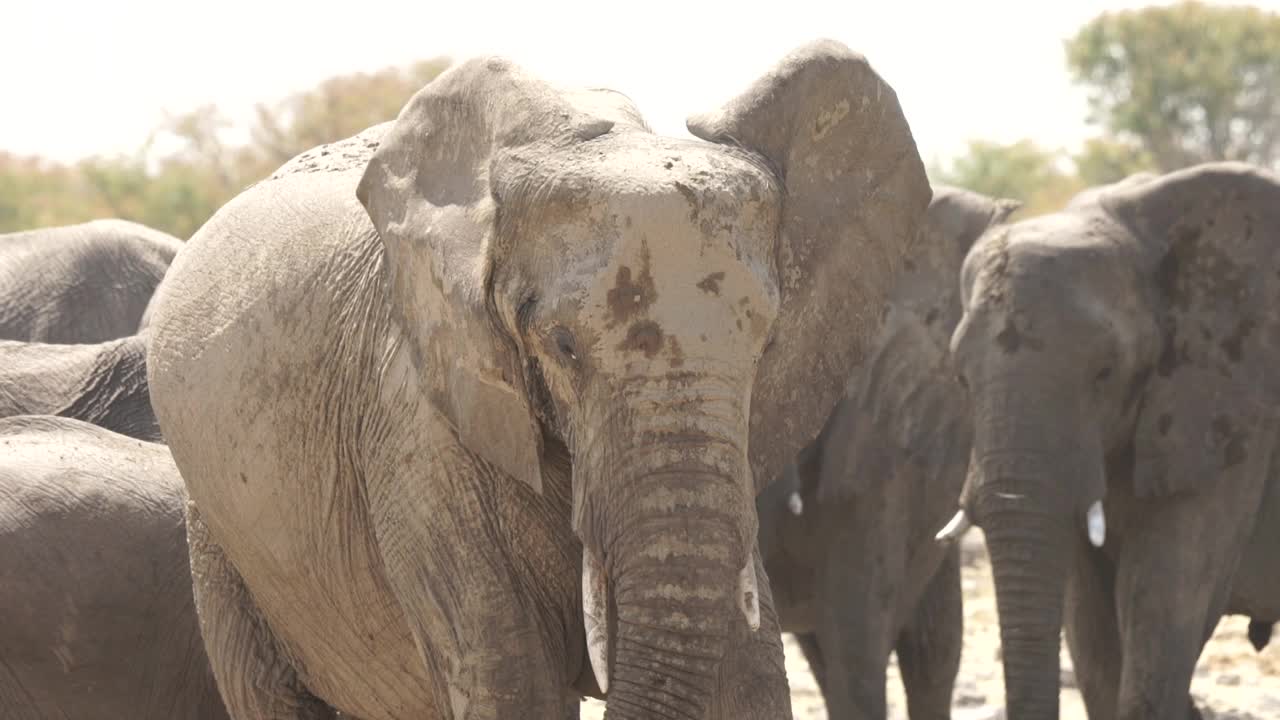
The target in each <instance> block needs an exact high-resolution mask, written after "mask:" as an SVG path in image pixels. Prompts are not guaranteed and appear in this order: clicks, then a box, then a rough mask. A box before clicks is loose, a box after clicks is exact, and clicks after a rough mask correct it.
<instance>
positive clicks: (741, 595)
mask: <svg viewBox="0 0 1280 720" xmlns="http://www.w3.org/2000/svg"><path fill="white" fill-rule="evenodd" d="M738 609H739V610H741V611H742V616H743V617H744V618H746V619H747V626H748V627H750V628H751V630H752V631H755V630H759V629H760V588H759V586H758V585H757V583H756V560H755V558H754V557H748V558H747V564H746V565H745V566H743V568H742V571H741V572H739V573H738Z"/></svg>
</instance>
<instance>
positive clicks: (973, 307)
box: [952, 163, 1280, 720]
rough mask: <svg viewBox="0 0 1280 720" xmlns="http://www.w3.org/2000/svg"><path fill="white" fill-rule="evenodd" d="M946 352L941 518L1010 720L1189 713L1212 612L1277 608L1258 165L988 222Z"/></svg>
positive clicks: (1272, 221) (1273, 292) (1274, 217)
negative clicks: (959, 420) (963, 406)
mask: <svg viewBox="0 0 1280 720" xmlns="http://www.w3.org/2000/svg"><path fill="white" fill-rule="evenodd" d="M962 297H963V301H964V316H963V319H962V320H961V322H960V324H959V326H958V327H957V328H956V332H955V335H954V337H953V341H952V350H953V359H954V361H955V364H956V368H957V372H958V377H959V379H960V381H962V382H963V383H964V384H965V386H966V387H967V388H969V396H970V400H971V406H972V408H973V454H972V458H973V462H972V466H971V472H970V476H969V479H968V481H967V483H966V486H965V490H964V492H963V494H962V496H961V502H960V507H961V510H960V514H959V515H958V516H957V518H956V520H957V522H958V523H960V524H964V523H965V522H968V520H970V519H971V520H972V521H973V522H974V523H976V524H977V525H979V526H981V527H982V529H983V532H984V534H985V536H986V543H987V548H988V550H989V553H990V555H991V562H992V569H993V572H994V576H995V584H996V594H997V603H998V608H999V613H1000V632H1001V640H1002V645H1003V662H1004V672H1005V684H1006V694H1007V704H1008V713H1009V717H1010V718H1011V719H1012V720H1026V719H1029V718H1054V717H1057V711H1058V692H1059V687H1058V682H1059V680H1058V653H1059V631H1060V630H1061V629H1064V628H1065V634H1066V639H1067V643H1068V646H1069V649H1070V652H1071V655H1072V658H1073V659H1074V662H1075V670H1076V678H1077V681H1078V683H1079V686H1080V689H1081V692H1082V693H1083V696H1084V700H1085V703H1086V705H1087V707H1088V710H1089V716H1090V718H1091V719H1092V720H1107V719H1108V718H1123V719H1124V720H1139V719H1148V718H1149V719H1155V718H1163V719H1176V718H1185V717H1198V713H1197V712H1196V710H1195V708H1194V706H1193V704H1192V703H1191V701H1190V700H1189V687H1190V683H1191V676H1192V672H1193V670H1194V667H1195V663H1196V659H1197V657H1198V656H1199V653H1200V651H1201V648H1202V646H1203V644H1204V642H1205V641H1206V640H1207V639H1208V637H1209V635H1210V634H1211V633H1212V632H1213V629H1214V627H1215V625H1216V624H1217V622H1218V620H1219V618H1220V617H1221V616H1222V615H1223V614H1224V613H1241V614H1247V615H1250V616H1252V617H1254V618H1255V619H1261V620H1264V621H1271V620H1275V619H1276V618H1277V617H1280V579H1278V578H1280V556H1278V555H1277V554H1276V551H1275V550H1276V548H1277V547H1280V490H1278V489H1277V482H1276V480H1277V470H1276V467H1275V465H1274V453H1273V450H1274V448H1275V445H1276V439H1277V430H1278V427H1280V423H1278V422H1277V412H1278V410H1280V178H1277V176H1276V175H1274V174H1271V173H1269V172H1266V171H1264V170H1261V169H1257V168H1254V167H1250V166H1247V165H1242V164H1232V163H1214V164H1205V165H1200V166H1196V167H1193V168H1189V169H1186V170H1182V171H1178V172H1174V173H1170V174H1167V175H1163V176H1159V177H1148V178H1138V179H1136V180H1132V181H1129V182H1124V183H1121V184H1118V185H1116V186H1114V187H1110V188H1104V189H1101V190H1099V191H1094V192H1092V193H1090V195H1089V196H1086V197H1084V198H1082V199H1080V200H1079V201H1078V202H1073V203H1071V205H1070V206H1069V207H1068V208H1067V209H1065V210H1063V211H1062V212H1060V213H1056V214H1052V215H1047V216H1043V217H1039V218H1034V219H1029V220H1025V221H1022V222H1019V223H1016V224H1013V225H1011V226H1009V227H1007V228H1000V229H995V230H992V231H990V232H988V233H987V234H986V235H985V236H984V237H983V238H982V239H981V240H979V242H978V243H977V244H976V245H975V246H974V248H973V250H972V251H971V252H970V254H969V256H968V258H967V259H966V260H965V264H964V268H963V271H962Z"/></svg>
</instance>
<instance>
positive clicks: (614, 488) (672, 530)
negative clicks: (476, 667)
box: [579, 394, 763, 720]
mask: <svg viewBox="0 0 1280 720" xmlns="http://www.w3.org/2000/svg"><path fill="white" fill-rule="evenodd" d="M706 396H707V395H706V394H701V395H700V396H699V402H698V412H696V413H689V408H690V405H689V404H688V401H687V400H686V401H685V402H684V403H683V404H681V405H680V407H681V409H682V410H683V412H681V413H669V414H668V413H654V412H652V410H650V412H648V413H644V414H638V413H626V414H625V417H626V420H625V424H626V425H627V426H628V427H627V428H626V434H625V435H621V436H618V435H614V437H615V438H616V437H624V438H625V437H630V438H635V439H637V440H638V441H639V443H640V444H639V445H636V446H633V447H628V448H626V449H624V450H622V451H619V450H618V449H617V448H612V449H610V450H609V451H607V452H604V453H600V454H599V456H600V457H601V458H602V459H603V462H602V463H601V464H600V465H599V466H597V467H599V475H598V477H591V478H586V479H585V480H586V482H587V484H588V486H591V485H594V486H595V487H594V490H595V492H591V491H590V490H588V491H587V497H589V498H590V500H589V501H587V503H586V508H585V511H584V513H583V516H582V519H583V522H582V523H581V524H580V526H579V529H580V532H583V537H584V558H583V600H584V608H583V610H584V620H585V624H586V627H587V634H588V649H589V651H590V654H591V659H592V667H593V669H594V670H595V673H596V677H597V680H598V681H603V682H600V684H601V685H602V689H603V686H605V685H607V699H608V704H607V707H608V709H607V715H606V716H607V717H608V718H609V719H610V720H630V719H631V718H671V719H676V718H689V719H690V720H694V719H697V718H702V717H705V715H706V713H707V711H708V708H710V707H711V706H712V704H713V702H714V700H713V698H714V695H715V693H716V691H717V687H718V683H719V682H720V673H719V670H720V662H721V659H722V658H723V657H724V655H725V653H726V650H727V648H728V646H729V644H730V639H731V638H732V637H733V636H734V635H735V634H740V632H741V630H742V628H741V627H740V626H739V625H736V624H741V625H746V626H748V627H751V628H752V629H755V628H758V627H759V625H760V601H759V590H758V587H757V583H758V582H759V581H763V579H759V580H758V579H757V577H756V571H755V567H756V566H755V561H754V557H753V554H752V551H753V549H754V546H755V534H756V515H755V505H754V502H753V498H752V493H751V492H750V489H749V488H750V484H749V483H748V482H747V480H746V478H747V477H748V475H747V466H746V457H745V453H744V452H743V447H744V444H743V442H742V440H741V438H742V437H744V436H745V431H744V430H743V431H742V432H740V433H734V432H732V431H733V430H741V428H739V427H735V426H736V425H737V422H736V421H735V422H734V423H732V424H731V423H729V422H727V421H726V420H727V419H728V418H736V417H738V415H737V413H735V412H729V411H730V410H733V409H734V408H733V406H735V405H737V403H730V402H728V401H727V400H722V401H708V400H706ZM720 397H724V395H723V394H721V395H720ZM611 434H612V433H611ZM592 475H593V476H595V475H597V474H596V473H592ZM594 481H598V482H594ZM602 491H603V492H602ZM610 601H612V607H613V609H614V610H615V614H614V618H613V619H614V620H615V621H616V622H615V623H614V624H613V627H612V628H611V627H610V625H609V624H608V623H606V622H604V620H605V618H607V616H608V610H609V609H610ZM611 630H616V633H612V634H611ZM610 657H611V658H612V664H611V665H610V663H609V658H610ZM602 676H603V677H602Z"/></svg>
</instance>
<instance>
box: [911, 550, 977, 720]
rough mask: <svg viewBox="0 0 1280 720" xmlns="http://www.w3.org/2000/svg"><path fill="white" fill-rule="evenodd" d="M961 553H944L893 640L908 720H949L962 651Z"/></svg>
mask: <svg viewBox="0 0 1280 720" xmlns="http://www.w3.org/2000/svg"><path fill="white" fill-rule="evenodd" d="M963 603H964V600H963V598H962V597H961V589H960V548H959V545H955V546H953V547H951V548H950V549H948V550H947V554H946V557H944V558H943V560H942V565H940V566H939V567H938V570H937V572H936V573H934V575H933V577H932V578H931V579H930V580H929V584H928V585H927V586H926V587H925V590H924V593H923V595H921V597H920V602H919V604H918V605H917V607H916V611H915V614H914V616H913V617H912V618H911V620H910V622H908V623H907V625H906V627H904V628H903V629H902V632H901V633H899V635H898V642H897V648H896V649H897V652H898V668H899V670H900V671H901V672H902V687H903V691H904V692H905V694H906V696H907V715H908V717H910V718H911V720H949V719H950V717H951V696H952V693H953V692H954V691H955V684H956V674H957V673H959V672H960V649H961V647H962V646H963V645H964V606H963Z"/></svg>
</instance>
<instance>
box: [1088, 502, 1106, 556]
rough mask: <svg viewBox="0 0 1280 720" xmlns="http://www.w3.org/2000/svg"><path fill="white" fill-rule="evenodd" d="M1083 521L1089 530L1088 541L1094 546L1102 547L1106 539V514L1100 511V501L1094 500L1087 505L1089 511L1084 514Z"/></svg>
mask: <svg viewBox="0 0 1280 720" xmlns="http://www.w3.org/2000/svg"><path fill="white" fill-rule="evenodd" d="M1085 522H1086V523H1087V525H1088V530H1089V542H1091V543H1093V546H1094V547H1102V543H1104V542H1106V540H1107V516H1106V513H1104V512H1103V511H1102V501H1101V500H1095V501H1094V502H1093V504H1092V505H1090V506H1089V512H1088V514H1087V515H1086V516H1085Z"/></svg>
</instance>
